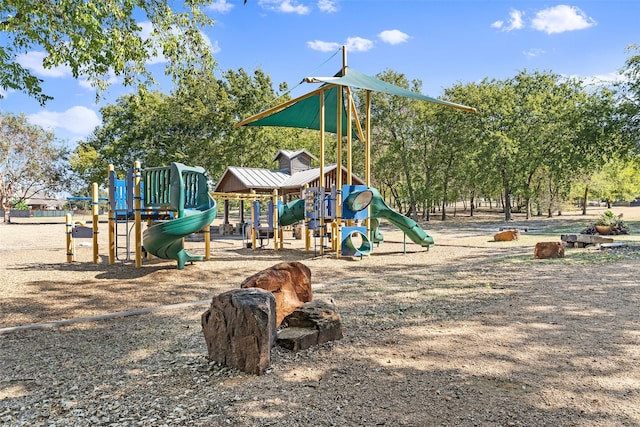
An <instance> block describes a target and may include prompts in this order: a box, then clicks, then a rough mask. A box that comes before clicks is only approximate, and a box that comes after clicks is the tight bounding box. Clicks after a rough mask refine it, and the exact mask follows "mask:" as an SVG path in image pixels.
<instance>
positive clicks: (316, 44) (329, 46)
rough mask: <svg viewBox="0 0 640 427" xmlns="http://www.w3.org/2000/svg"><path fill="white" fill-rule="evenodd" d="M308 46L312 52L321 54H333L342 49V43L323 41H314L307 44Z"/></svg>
mask: <svg viewBox="0 0 640 427" xmlns="http://www.w3.org/2000/svg"><path fill="white" fill-rule="evenodd" d="M307 46H308V47H309V48H310V49H312V50H318V51H320V52H333V51H335V50H338V49H339V48H340V43H336V42H325V41H322V40H313V41H310V42H307Z"/></svg>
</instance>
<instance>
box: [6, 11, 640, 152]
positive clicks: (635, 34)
mask: <svg viewBox="0 0 640 427" xmlns="http://www.w3.org/2000/svg"><path fill="white" fill-rule="evenodd" d="M206 10H207V13H208V14H210V15H211V16H212V17H213V18H214V20H215V25H214V26H213V27H212V28H207V29H206V30H205V31H204V33H205V35H206V37H207V39H208V40H209V42H210V43H211V46H212V48H213V51H214V56H215V58H216V61H217V62H218V66H219V69H220V70H221V71H224V70H228V69H234V70H237V69H239V68H244V69H245V70H247V71H249V72H251V71H253V70H254V69H256V68H260V69H262V70H263V71H265V72H266V73H267V74H270V75H271V77H272V79H273V81H274V85H275V87H276V88H277V85H278V84H279V83H280V82H287V83H288V85H289V87H294V86H296V85H297V83H298V82H299V81H300V80H301V79H302V78H303V77H306V76H309V75H315V76H327V75H332V74H334V73H335V72H336V71H338V70H339V68H340V66H341V55H340V54H338V55H335V56H333V57H332V55H333V54H334V53H335V52H336V51H337V50H338V49H339V48H340V46H342V45H346V46H347V63H348V65H349V66H351V67H353V68H356V69H358V70H359V71H361V72H364V73H366V74H370V75H373V74H376V73H379V72H381V71H384V70H385V69H392V70H394V71H396V72H401V73H404V74H405V75H406V76H407V77H408V78H410V79H420V80H422V82H423V90H422V91H423V93H424V94H426V95H429V96H434V97H438V96H440V95H441V94H442V91H443V89H444V88H446V87H450V86H452V85H454V84H456V83H458V82H461V83H467V82H477V81H480V80H482V79H483V78H485V77H488V78H496V79H503V78H509V77H512V76H514V75H515V74H516V73H517V72H518V71H520V70H523V69H527V70H535V69H538V70H550V71H553V72H555V73H558V74H562V75H567V76H576V77H580V78H583V79H586V80H588V81H592V80H600V81H602V80H610V79H613V78H615V77H616V74H617V71H618V70H619V69H620V68H621V67H622V66H623V65H624V61H625V59H626V58H627V53H626V51H625V49H626V47H627V46H628V45H630V44H632V43H638V44H640V25H639V24H638V22H639V21H638V19H639V18H638V17H640V1H637V0H609V1H606V0H598V1H596V0H591V1H571V2H569V1H562V0H561V1H559V2H554V1H521V0H510V1H508V0H496V1H482V0H476V1H473V0H467V1H463V0H448V1H445V0H312V1H311V0H310V1H306V0H248V3H247V4H246V5H244V4H243V1H242V0H214V1H213V3H212V5H210V6H209V7H207V9H206ZM145 25H146V23H145V22H143V21H141V26H142V27H143V28H144V27H145ZM41 60H42V53H41V52H38V51H37V50H34V51H32V52H28V53H27V54H25V55H24V56H22V57H21V59H20V61H21V63H22V64H23V65H25V66H28V67H29V68H31V69H32V70H33V72H35V73H36V75H38V76H39V77H41V78H43V79H44V80H45V84H44V86H43V87H44V90H45V92H46V93H48V94H50V95H53V96H54V97H55V99H54V100H53V101H50V102H49V103H48V104H47V105H46V106H45V107H44V108H43V107H41V106H40V105H39V104H38V103H37V102H36V101H35V100H32V99H29V98H28V97H27V96H25V95H23V94H21V93H18V92H9V93H4V99H0V109H1V110H2V111H5V112H12V113H25V114H26V115H27V116H28V117H29V120H30V121H31V122H32V123H35V124H38V125H41V126H44V127H46V128H49V129H52V130H54V131H55V133H56V136H57V137H58V138H60V139H62V140H65V141H69V142H70V143H71V144H73V142H74V141H78V140H81V139H82V138H84V137H86V136H87V135H89V134H90V133H91V131H92V130H93V128H94V127H95V126H97V125H99V124H100V120H101V119H100V115H99V109H100V107H101V106H104V105H106V104H108V103H111V102H113V101H114V100H115V99H116V98H117V97H118V96H120V95H122V94H124V93H126V92H127V91H129V90H130V89H125V88H122V87H121V86H120V85H119V83H118V81H117V80H115V82H114V85H113V86H112V87H111V88H110V89H108V91H107V92H106V93H105V94H104V99H102V100H101V101H100V102H99V103H96V96H95V92H94V91H93V90H92V89H91V88H90V87H88V85H87V84H86V82H83V81H82V80H74V79H73V78H72V77H71V75H70V72H69V70H67V69H65V68H57V69H53V70H45V69H43V68H42V63H41ZM155 62H157V63H155V64H149V67H151V68H152V69H153V70H157V71H158V76H161V75H162V73H161V71H162V69H163V64H162V63H160V62H159V60H157V61H155ZM168 84H169V83H165V85H164V86H161V87H159V89H160V90H163V91H166V92H168V91H169V90H170V87H169V86H168ZM311 88H312V87H311V86H310V85H308V84H305V85H302V87H298V88H296V89H295V91H294V92H293V95H294V96H295V95H299V94H302V93H304V92H306V91H308V90H310V89H311Z"/></svg>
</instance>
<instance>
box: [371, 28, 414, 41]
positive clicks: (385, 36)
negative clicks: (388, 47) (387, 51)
mask: <svg viewBox="0 0 640 427" xmlns="http://www.w3.org/2000/svg"><path fill="white" fill-rule="evenodd" d="M378 37H379V38H380V40H382V41H383V42H385V43H389V44H400V43H404V42H406V41H407V40H409V34H405V33H403V32H402V31H400V30H386V31H383V32H381V33H380V34H378Z"/></svg>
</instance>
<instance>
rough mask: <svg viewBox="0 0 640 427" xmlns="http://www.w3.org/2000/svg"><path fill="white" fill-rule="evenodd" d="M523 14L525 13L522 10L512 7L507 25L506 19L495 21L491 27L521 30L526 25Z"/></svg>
mask: <svg viewBox="0 0 640 427" xmlns="http://www.w3.org/2000/svg"><path fill="white" fill-rule="evenodd" d="M523 16H524V13H523V12H522V11H519V10H517V9H512V10H511V12H509V21H508V23H507V25H505V22H504V21H495V22H494V23H493V24H491V28H496V29H498V30H502V31H513V30H520V29H522V28H523V27H524V20H523Z"/></svg>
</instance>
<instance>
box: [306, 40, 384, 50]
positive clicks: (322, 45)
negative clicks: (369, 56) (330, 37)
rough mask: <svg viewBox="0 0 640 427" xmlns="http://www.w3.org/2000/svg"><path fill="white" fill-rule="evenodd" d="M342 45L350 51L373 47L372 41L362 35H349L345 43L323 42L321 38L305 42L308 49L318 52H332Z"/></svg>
mask: <svg viewBox="0 0 640 427" xmlns="http://www.w3.org/2000/svg"><path fill="white" fill-rule="evenodd" d="M342 45H345V46H347V49H348V50H349V51H350V52H366V51H368V50H371V49H372V48H373V42H372V41H371V40H368V39H363V38H362V37H349V38H348V39H347V41H346V43H343V44H340V43H337V42H325V41H322V40H313V41H310V42H307V46H308V47H309V48H310V49H313V50H318V51H320V52H333V51H335V50H338V49H340V47H341V46H342Z"/></svg>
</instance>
